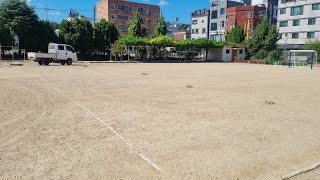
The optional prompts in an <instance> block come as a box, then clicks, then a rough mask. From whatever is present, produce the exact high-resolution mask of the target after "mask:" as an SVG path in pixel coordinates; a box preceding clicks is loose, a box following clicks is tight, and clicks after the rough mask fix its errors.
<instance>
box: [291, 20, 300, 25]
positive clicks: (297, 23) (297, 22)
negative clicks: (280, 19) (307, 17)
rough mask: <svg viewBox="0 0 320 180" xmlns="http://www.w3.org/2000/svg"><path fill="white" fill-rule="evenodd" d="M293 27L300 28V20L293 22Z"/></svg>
mask: <svg viewBox="0 0 320 180" xmlns="http://www.w3.org/2000/svg"><path fill="white" fill-rule="evenodd" d="M292 26H300V20H293V21H292Z"/></svg>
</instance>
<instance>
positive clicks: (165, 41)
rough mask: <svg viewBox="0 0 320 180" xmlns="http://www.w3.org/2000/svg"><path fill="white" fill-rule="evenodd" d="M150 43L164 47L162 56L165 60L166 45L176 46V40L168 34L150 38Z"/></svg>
mask: <svg viewBox="0 0 320 180" xmlns="http://www.w3.org/2000/svg"><path fill="white" fill-rule="evenodd" d="M150 44H151V45H152V46H154V47H161V48H162V57H163V60H165V53H166V49H165V48H166V47H168V46H174V42H173V40H172V39H171V38H169V37H168V36H164V35H160V36H158V37H156V38H153V39H151V40H150Z"/></svg>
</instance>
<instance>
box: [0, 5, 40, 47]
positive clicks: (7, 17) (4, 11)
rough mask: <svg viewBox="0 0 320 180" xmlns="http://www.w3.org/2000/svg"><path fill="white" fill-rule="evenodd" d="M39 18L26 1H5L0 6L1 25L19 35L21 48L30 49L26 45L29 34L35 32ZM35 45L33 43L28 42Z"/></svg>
mask: <svg viewBox="0 0 320 180" xmlns="http://www.w3.org/2000/svg"><path fill="white" fill-rule="evenodd" d="M37 22H38V16H37V15H36V14H35V11H34V9H33V8H31V7H29V6H28V4H27V2H26V1H25V0H3V1H1V4H0V24H3V25H4V27H5V28H7V29H10V31H11V32H12V33H14V34H16V35H18V37H19V40H20V47H21V48H25V49H28V48H27V47H28V46H29V45H30V44H26V42H25V37H26V36H27V34H30V33H32V32H34V30H35V28H34V27H35V25H36V24H37ZM28 43H31V44H32V43H33V42H28Z"/></svg>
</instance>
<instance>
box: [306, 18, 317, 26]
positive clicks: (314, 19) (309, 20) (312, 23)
mask: <svg viewBox="0 0 320 180" xmlns="http://www.w3.org/2000/svg"><path fill="white" fill-rule="evenodd" d="M315 24H316V18H310V19H308V25H315Z"/></svg>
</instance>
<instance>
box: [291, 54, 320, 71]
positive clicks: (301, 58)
mask: <svg viewBox="0 0 320 180" xmlns="http://www.w3.org/2000/svg"><path fill="white" fill-rule="evenodd" d="M317 56H318V55H317V51H314V50H290V51H289V58H288V65H289V68H291V67H306V66H307V67H309V66H310V68H311V69H313V68H316V67H317V66H318V64H317Z"/></svg>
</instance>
